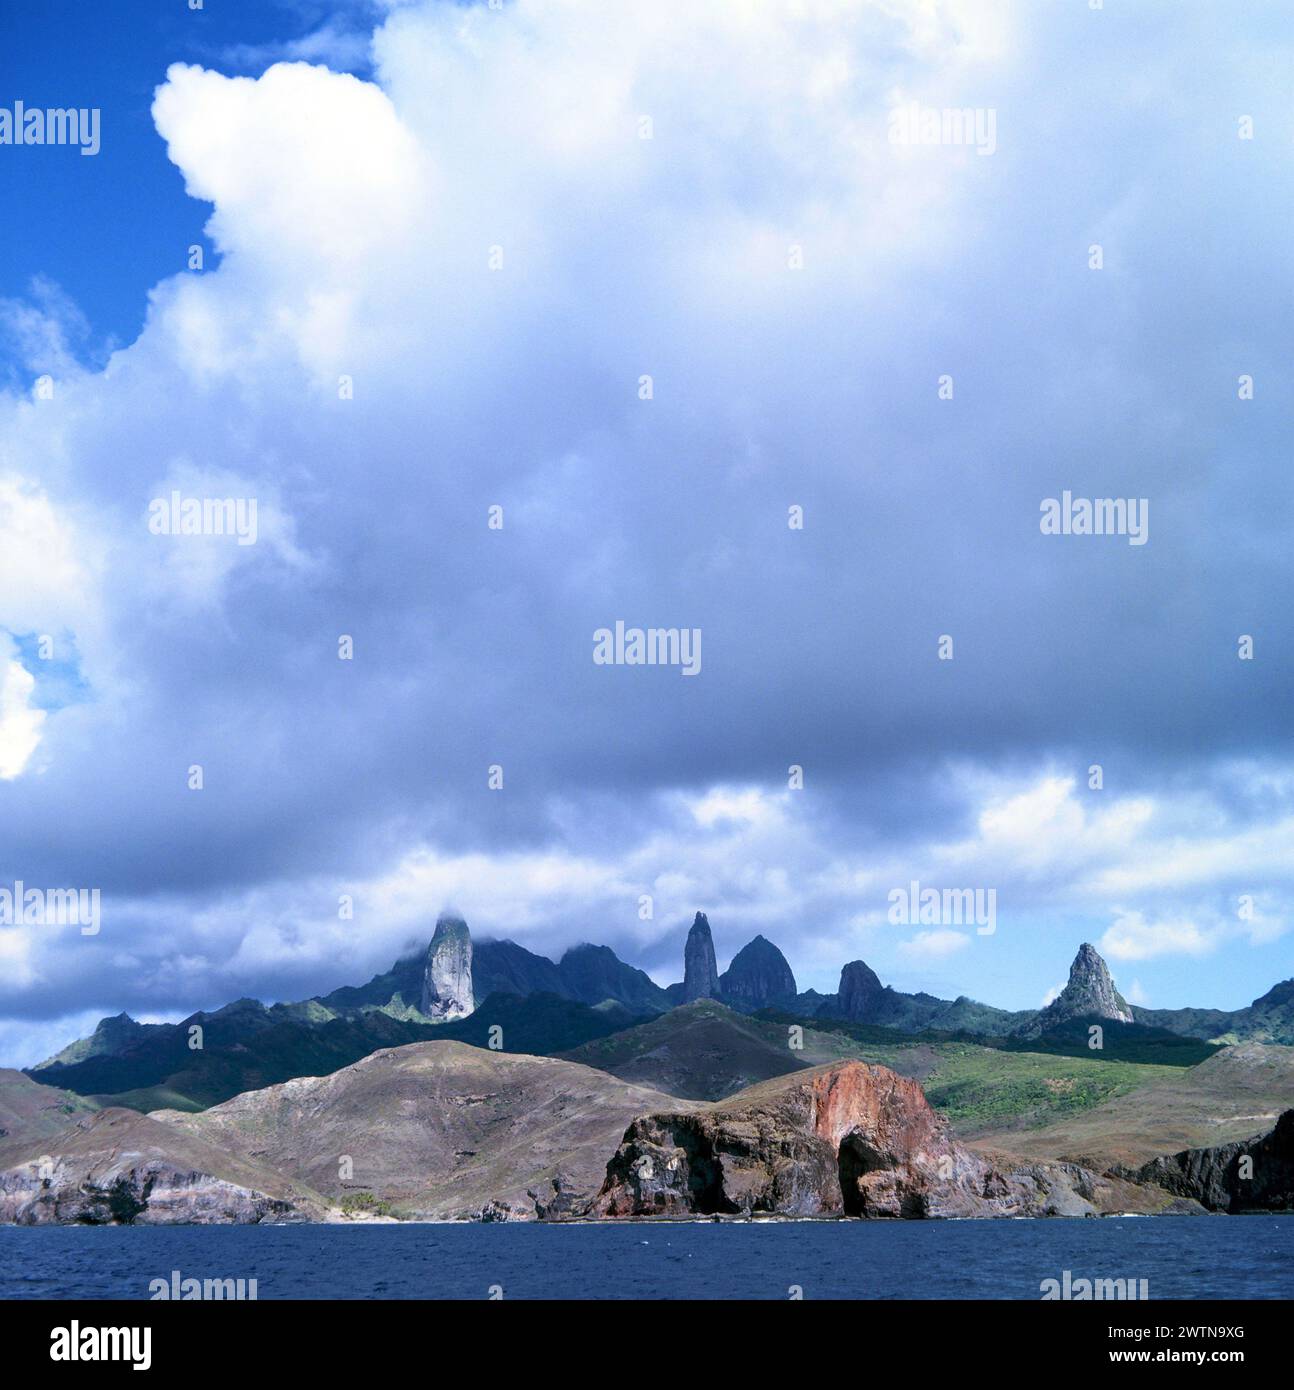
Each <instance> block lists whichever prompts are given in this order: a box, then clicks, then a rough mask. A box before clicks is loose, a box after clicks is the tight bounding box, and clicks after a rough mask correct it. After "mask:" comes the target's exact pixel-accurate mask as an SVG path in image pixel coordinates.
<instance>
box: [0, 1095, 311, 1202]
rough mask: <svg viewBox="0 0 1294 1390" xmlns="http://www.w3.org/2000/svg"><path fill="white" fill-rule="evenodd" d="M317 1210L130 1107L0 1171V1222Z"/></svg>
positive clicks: (247, 1165)
mask: <svg viewBox="0 0 1294 1390" xmlns="http://www.w3.org/2000/svg"><path fill="white" fill-rule="evenodd" d="M42 1150H43V1151H42ZM323 1210H324V1207H323V1203H322V1202H320V1201H318V1200H317V1199H316V1198H315V1196H314V1194H312V1193H310V1192H307V1191H305V1190H303V1189H298V1188H295V1187H294V1186H293V1185H292V1184H291V1183H290V1182H288V1181H286V1180H284V1179H283V1178H281V1177H280V1175H278V1174H276V1173H272V1172H269V1171H268V1170H266V1169H264V1168H263V1167H262V1166H261V1165H260V1164H259V1163H257V1162H255V1161H249V1160H243V1159H240V1158H238V1157H235V1156H232V1155H228V1154H226V1153H223V1152H221V1151H220V1150H219V1149H218V1148H213V1147H211V1146H209V1145H207V1144H205V1143H202V1142H200V1141H195V1140H194V1139H192V1138H190V1137H187V1136H185V1135H183V1134H180V1133H178V1132H177V1131H175V1130H172V1129H170V1128H169V1127H168V1126H166V1125H164V1124H159V1123H158V1122H157V1121H155V1120H153V1119H151V1118H149V1117H148V1116H146V1115H140V1114H137V1113H136V1112H135V1111H131V1110H119V1109H108V1110H100V1111H98V1112H96V1113H94V1114H92V1115H88V1116H85V1117H82V1118H79V1119H77V1120H76V1121H74V1122H73V1123H72V1124H70V1125H69V1126H68V1127H67V1128H66V1129H65V1130H63V1131H62V1132H61V1133H59V1134H55V1135H49V1136H42V1137H41V1140H40V1143H39V1147H37V1148H35V1149H34V1150H32V1151H31V1152H29V1153H28V1154H27V1155H26V1156H25V1157H24V1158H22V1159H21V1160H20V1161H18V1162H13V1163H11V1165H10V1166H8V1167H6V1168H5V1169H4V1170H3V1171H0V1223H9V1222H12V1223H14V1224H16V1225H20V1226H40V1225H52V1224H77V1225H95V1226H100V1225H136V1226H158V1225H179V1224H186V1225H207V1224H215V1223H220V1224H235V1225H239V1224H241V1225H247V1224H256V1223H259V1222H263V1221H284V1220H310V1219H315V1220H317V1219H318V1218H319V1217H320V1216H321V1215H322V1214H323Z"/></svg>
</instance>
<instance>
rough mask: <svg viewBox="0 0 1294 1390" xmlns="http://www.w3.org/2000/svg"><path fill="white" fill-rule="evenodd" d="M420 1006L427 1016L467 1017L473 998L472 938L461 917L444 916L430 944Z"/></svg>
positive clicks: (437, 925) (438, 923) (474, 1002)
mask: <svg viewBox="0 0 1294 1390" xmlns="http://www.w3.org/2000/svg"><path fill="white" fill-rule="evenodd" d="M418 1007H419V1009H420V1010H421V1012H422V1013H423V1014H424V1015H426V1017H427V1018H444V1019H454V1018H466V1017H467V1015H468V1014H470V1013H471V1012H472V1010H473V1009H474V1008H475V1007H476V1001H475V1000H474V999H473V997H472V937H471V934H470V933H469V932H468V930H467V923H466V922H464V921H463V919H462V918H461V917H442V918H441V919H440V920H439V921H438V922H437V923H436V930H435V933H434V934H433V936H432V938H431V945H430V946H428V947H427V963H426V966H425V968H424V970H423V976H422V1000H421V1002H420V1004H419V1006H418Z"/></svg>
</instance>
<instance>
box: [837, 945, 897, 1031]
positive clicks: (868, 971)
mask: <svg viewBox="0 0 1294 1390" xmlns="http://www.w3.org/2000/svg"><path fill="white" fill-rule="evenodd" d="M884 997H885V986H884V985H883V984H881V981H880V978H879V977H878V976H877V974H876V971H874V970H873V969H872V968H871V967H870V966H869V965H866V964H864V962H863V961H861V960H851V961H850V962H849V964H848V965H846V966H845V967H844V969H843V970H841V972H840V989H839V991H838V993H837V995H836V998H837V1001H838V1008H839V1013H840V1016H841V1017H842V1018H847V1019H851V1020H853V1021H854V1022H856V1023H862V1022H865V1021H866V1020H868V1019H870V1018H872V1017H873V1016H874V1015H875V1014H876V1012H877V1010H878V1009H879V1007H880V1004H881V1000H882V999H883V998H884Z"/></svg>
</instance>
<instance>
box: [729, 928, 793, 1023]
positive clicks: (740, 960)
mask: <svg viewBox="0 0 1294 1390" xmlns="http://www.w3.org/2000/svg"><path fill="white" fill-rule="evenodd" d="M795 994H796V988H795V976H794V975H793V974H792V973H791V967H790V966H789V965H788V964H787V963H786V957H785V956H784V955H783V954H782V953H781V951H779V950H778V949H777V947H776V946H774V945H773V943H772V942H771V941H769V940H768V939H767V938H765V937H762V936H757V937H756V938H755V939H754V940H753V941H750V942H747V944H746V945H745V946H743V947H742V948H741V950H740V951H738V952H737V954H736V955H735V956H733V958H732V964H731V965H729V967H728V968H727V970H725V971H724V972H723V974H722V975H720V976H719V995H720V997H721V998H722V999H723V1002H724V1003H725V1004H727V1005H728V1006H729V1007H730V1008H733V1009H743V1010H745V1011H747V1012H749V1013H755V1012H756V1011H757V1010H759V1009H765V1008H768V1007H770V1006H771V1005H774V1004H781V1005H788V1004H791V1003H793V1002H794V1000H795Z"/></svg>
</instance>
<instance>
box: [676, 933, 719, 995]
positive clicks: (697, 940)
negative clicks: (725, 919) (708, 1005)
mask: <svg viewBox="0 0 1294 1390" xmlns="http://www.w3.org/2000/svg"><path fill="white" fill-rule="evenodd" d="M718 997H719V965H718V962H717V961H716V960H715V958H714V938H713V937H712V936H711V935H710V922H709V919H708V918H707V917H706V915H705V913H704V912H698V913H697V914H696V916H695V917H694V918H693V919H692V927H691V930H690V931H689V932H688V934H687V945H686V946H684V948H683V1002H684V1003H685V1004H691V1003H692V1002H693V1001H694V1000H696V999H717V998H718Z"/></svg>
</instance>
